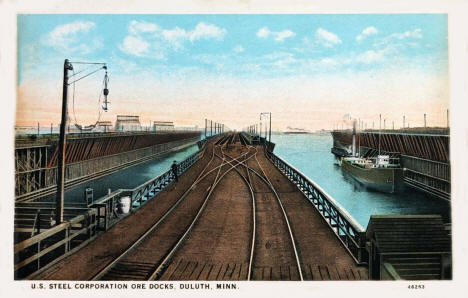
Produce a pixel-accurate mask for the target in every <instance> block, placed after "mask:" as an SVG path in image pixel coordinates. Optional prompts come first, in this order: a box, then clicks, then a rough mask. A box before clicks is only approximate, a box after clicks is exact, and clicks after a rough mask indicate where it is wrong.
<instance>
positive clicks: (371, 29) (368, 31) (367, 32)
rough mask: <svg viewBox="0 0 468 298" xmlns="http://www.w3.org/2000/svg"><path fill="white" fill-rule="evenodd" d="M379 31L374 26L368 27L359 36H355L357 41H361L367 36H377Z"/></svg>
mask: <svg viewBox="0 0 468 298" xmlns="http://www.w3.org/2000/svg"><path fill="white" fill-rule="evenodd" d="M378 32H379V31H378V30H377V28H375V27H374V26H370V27H367V28H365V29H364V30H362V32H361V34H359V35H358V36H356V40H357V41H361V40H363V39H364V38H366V37H367V36H369V35H373V34H377V33H378Z"/></svg>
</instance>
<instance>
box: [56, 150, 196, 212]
mask: <svg viewBox="0 0 468 298" xmlns="http://www.w3.org/2000/svg"><path fill="white" fill-rule="evenodd" d="M197 150H198V146H197V145H193V146H190V147H187V148H185V149H183V150H180V151H177V152H171V153H168V154H165V155H164V156H161V157H158V158H155V159H152V160H150V161H147V162H144V163H141V164H138V165H135V166H133V167H130V168H127V169H124V170H121V171H119V172H116V173H114V174H110V175H107V176H104V177H101V178H98V179H94V180H91V181H88V182H85V183H82V184H79V185H77V186H75V187H73V188H71V189H69V190H67V191H66V192H65V202H80V203H82V202H84V190H85V188H87V187H91V188H92V189H93V192H94V199H95V200H96V199H98V198H101V197H103V196H105V195H106V194H107V192H108V189H109V188H110V189H111V190H112V191H114V190H117V189H120V188H126V189H131V188H135V187H137V186H139V185H141V184H143V183H145V182H146V181H148V180H150V179H152V178H155V177H157V176H159V175H161V174H162V173H164V172H165V171H167V170H169V168H170V166H171V164H172V161H174V160H176V161H177V162H181V161H182V160H184V159H185V158H187V157H188V156H189V155H191V154H193V153H195V152H196V151H197ZM48 200H55V195H54V196H51V197H50V198H48Z"/></svg>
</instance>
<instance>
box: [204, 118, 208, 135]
mask: <svg viewBox="0 0 468 298" xmlns="http://www.w3.org/2000/svg"><path fill="white" fill-rule="evenodd" d="M207 125H208V119H206V118H205V139H206V127H207Z"/></svg>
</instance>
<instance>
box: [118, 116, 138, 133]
mask: <svg viewBox="0 0 468 298" xmlns="http://www.w3.org/2000/svg"><path fill="white" fill-rule="evenodd" d="M136 130H141V123H140V116H131V115H117V121H116V122H115V131H136Z"/></svg>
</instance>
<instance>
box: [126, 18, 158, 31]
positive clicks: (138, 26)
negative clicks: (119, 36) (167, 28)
mask: <svg viewBox="0 0 468 298" xmlns="http://www.w3.org/2000/svg"><path fill="white" fill-rule="evenodd" d="M158 29H159V27H158V25H156V24H154V23H149V22H140V21H135V20H133V21H131V22H130V25H129V26H128V32H130V33H131V34H139V33H144V32H155V31H156V30H158Z"/></svg>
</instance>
